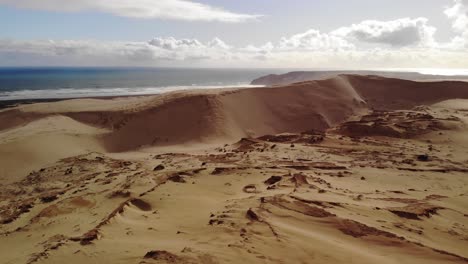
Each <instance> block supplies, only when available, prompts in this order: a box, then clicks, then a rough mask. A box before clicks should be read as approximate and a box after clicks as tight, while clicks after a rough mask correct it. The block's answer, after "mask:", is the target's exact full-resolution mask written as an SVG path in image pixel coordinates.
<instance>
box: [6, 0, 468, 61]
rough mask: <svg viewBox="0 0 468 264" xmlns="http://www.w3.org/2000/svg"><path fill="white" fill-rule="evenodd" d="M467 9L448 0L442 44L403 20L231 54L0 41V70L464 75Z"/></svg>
mask: <svg viewBox="0 0 468 264" xmlns="http://www.w3.org/2000/svg"><path fill="white" fill-rule="evenodd" d="M1 1H3V2H4V1H5V0H0V2H1ZM50 1H51V0H46V1H45V2H46V3H50ZM97 1H98V2H99V1H104V0H97ZM138 1H141V0H138ZM24 2H25V0H22V1H19V2H18V3H24ZM151 2H155V1H151ZM162 2H164V0H161V3H162ZM74 3H76V2H74ZM467 3H468V0H454V2H453V6H451V7H448V8H447V9H446V10H445V13H446V14H447V16H448V17H449V19H451V21H452V23H453V28H454V30H455V32H457V34H458V35H457V36H456V37H455V38H453V39H452V40H451V41H450V42H446V43H440V42H437V41H436V40H435V39H434V33H435V30H436V29H435V28H434V27H432V26H430V25H429V21H428V20H427V19H426V18H402V19H397V20H392V21H376V20H365V21H362V22H360V23H357V24H353V25H350V26H345V27H341V28H338V29H336V30H332V31H330V32H320V31H318V30H316V29H310V30H307V31H305V32H302V33H298V34H294V35H291V36H286V37H283V38H281V39H279V40H277V41H269V42H266V43H264V44H261V45H247V46H245V47H235V46H233V45H230V44H229V43H226V42H224V41H223V40H221V39H219V38H213V39H212V40H210V41H200V40H198V39H190V38H182V39H179V38H174V37H157V38H153V39H151V40H149V41H146V42H144V41H141V42H129V41H125V42H124V41H121V42H118V41H116V42H109V41H96V40H94V41H93V40H63V41H52V40H42V41H37V40H31V41H20V40H1V39H0V66H30V65H70V66H73V65H80V66H85V65H91V66H93V65H94V66H185V67H186V66H194V67H196V66H202V67H220V66H222V67H294V68H307V67H322V68H373V67H380V68H382V67H386V68H398V67H407V68H418V67H431V66H434V67H439V68H442V67H448V68H450V67H459V68H466V62H467V61H468V52H467V50H468V19H467V18H468V13H467V10H468V8H467V7H468V5H467ZM71 7H73V6H70V5H69V6H67V8H71Z"/></svg>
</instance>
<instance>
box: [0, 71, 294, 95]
mask: <svg viewBox="0 0 468 264" xmlns="http://www.w3.org/2000/svg"><path fill="white" fill-rule="evenodd" d="M285 72H287V70H279V69H179V68H89V67H87V68H82V67H80V68H78V67H74V68H70V67H68V68H58V67H54V68H51V67H48V68H0V100H2V101H5V100H24V99H57V98H75V97H100V96H116V95H144V94H158V93H163V92H168V91H174V90H184V89H204V88H224V87H250V82H251V81H252V80H253V79H255V78H258V77H261V76H263V75H267V74H271V73H285Z"/></svg>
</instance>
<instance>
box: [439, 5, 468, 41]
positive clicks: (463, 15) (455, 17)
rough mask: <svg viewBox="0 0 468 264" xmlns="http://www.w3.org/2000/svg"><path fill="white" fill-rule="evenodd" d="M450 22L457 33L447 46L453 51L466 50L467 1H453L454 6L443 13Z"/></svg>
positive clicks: (467, 36) (467, 38)
mask: <svg viewBox="0 0 468 264" xmlns="http://www.w3.org/2000/svg"><path fill="white" fill-rule="evenodd" d="M444 13H445V14H446V15H447V16H448V17H449V18H450V19H451V20H452V27H453V29H454V30H455V32H457V33H459V35H458V36H456V37H454V38H453V39H452V41H451V43H450V44H449V45H448V47H450V48H454V49H468V0H454V5H453V6H451V7H449V8H446V9H445V12H444Z"/></svg>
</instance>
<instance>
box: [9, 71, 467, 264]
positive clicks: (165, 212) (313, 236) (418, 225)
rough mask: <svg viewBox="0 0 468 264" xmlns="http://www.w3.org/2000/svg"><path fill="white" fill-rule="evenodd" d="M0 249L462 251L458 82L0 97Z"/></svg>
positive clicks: (201, 254)
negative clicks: (7, 100) (0, 103)
mask: <svg viewBox="0 0 468 264" xmlns="http://www.w3.org/2000/svg"><path fill="white" fill-rule="evenodd" d="M0 121H1V122H0V124H1V130H0V167H1V169H0V198H1V199H0V222H1V225H0V256H1V258H0V263H468V254H467V252H466V248H468V210H467V208H468V197H467V196H468V177H467V176H468V166H467V164H468V153H467V151H466V147H467V146H468V136H467V135H468V83H463V82H424V83H419V82H413V81H403V80H397V79H388V78H382V77H375V76H374V77H363V76H357V75H347V76H340V77H336V78H333V79H328V80H322V81H311V82H303V83H297V84H292V85H288V86H281V87H274V88H255V89H236V90H234V89H227V90H205V91H183V92H173V93H168V94H164V95H160V96H144V97H126V98H113V99H76V100H67V101H60V102H49V103H37V104H30V105H20V106H17V107H14V108H7V109H4V110H0Z"/></svg>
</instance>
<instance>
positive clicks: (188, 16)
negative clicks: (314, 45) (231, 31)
mask: <svg viewBox="0 0 468 264" xmlns="http://www.w3.org/2000/svg"><path fill="white" fill-rule="evenodd" d="M0 4H6V5H10V6H14V7H17V8H30V9H39V10H47V11H64V12H78V11H84V10H98V11H101V12H106V13H111V14H114V15H117V16H123V17H132V18H146V19H152V18H159V19H176V20H187V21H221V22H243V21H247V20H255V19H257V18H259V17H260V16H259V15H249V14H239V13H234V12H230V11H227V10H224V9H221V8H217V7H213V6H210V5H206V4H201V3H197V2H193V1H188V0H112V1H111V0H66V1H64V0H0Z"/></svg>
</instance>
